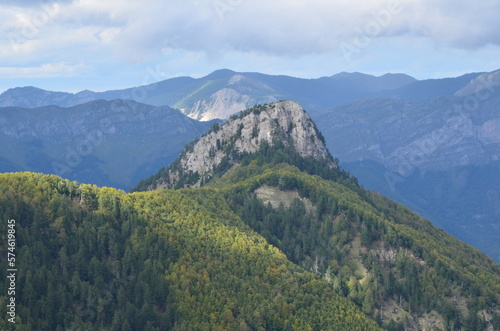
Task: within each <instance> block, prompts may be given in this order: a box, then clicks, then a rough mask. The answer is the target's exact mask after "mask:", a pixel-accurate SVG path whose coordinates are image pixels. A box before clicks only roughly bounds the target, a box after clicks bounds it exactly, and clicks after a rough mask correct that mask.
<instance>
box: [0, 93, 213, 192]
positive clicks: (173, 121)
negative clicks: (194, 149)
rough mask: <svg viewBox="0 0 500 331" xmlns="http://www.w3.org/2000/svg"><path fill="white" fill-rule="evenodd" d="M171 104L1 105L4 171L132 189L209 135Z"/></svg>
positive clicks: (0, 152) (0, 154) (1, 168)
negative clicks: (139, 181)
mask: <svg viewBox="0 0 500 331" xmlns="http://www.w3.org/2000/svg"><path fill="white" fill-rule="evenodd" d="M208 126H209V123H199V122H197V121H194V120H192V119H190V118H187V117H186V116H185V115H182V114H181V113H180V112H179V111H177V110H174V109H171V108H168V107H160V108H157V107H153V106H149V105H143V104H139V103H135V102H132V101H94V102H90V103H86V104H83V105H79V106H74V107H71V108H59V107H44V108H34V109H24V108H12V107H8V108H0V144H1V145H2V148H1V149H0V158H1V159H0V171H1V172H7V171H26V170H29V171H36V172H43V173H53V174H58V175H61V176H63V177H66V178H69V179H71V180H78V181H81V182H85V183H94V184H99V185H106V186H114V187H117V188H123V189H129V188H130V187H131V186H132V185H133V184H135V183H137V181H138V180H139V179H140V178H144V177H146V176H149V175H150V174H152V173H154V172H155V171H156V170H157V169H158V168H159V167H161V166H162V165H164V164H165V163H167V164H168V163H170V162H172V161H173V160H174V159H175V158H176V157H177V156H178V154H179V152H180V151H181V149H182V147H183V146H184V145H185V144H186V143H187V142H189V141H190V140H192V139H194V138H195V137H196V136H198V135H200V134H201V133H203V132H204V131H205V130H206V129H207V128H208Z"/></svg>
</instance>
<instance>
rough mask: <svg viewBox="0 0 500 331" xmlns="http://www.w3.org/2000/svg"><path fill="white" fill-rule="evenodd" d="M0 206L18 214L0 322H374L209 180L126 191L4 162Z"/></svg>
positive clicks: (60, 325)
mask: <svg viewBox="0 0 500 331" xmlns="http://www.w3.org/2000/svg"><path fill="white" fill-rule="evenodd" d="M0 217H2V219H4V220H10V219H14V220H15V221H16V222H15V229H16V232H15V233H16V239H17V241H16V248H15V252H16V257H17V259H16V267H17V269H18V270H19V272H18V273H17V277H18V278H16V294H15V298H16V314H17V317H16V320H15V321H16V324H13V323H10V322H8V321H7V319H8V318H9V315H7V314H6V313H5V310H4V313H3V314H2V317H1V318H0V328H1V329H2V330H6V331H7V330H18V329H27V330H61V329H62V330H107V329H110V330H219V329H220V330H346V331H352V330H360V331H364V330H379V328H377V326H376V323H375V322H374V321H371V320H370V319H369V318H367V317H366V316H365V315H364V314H363V313H362V312H361V311H360V310H359V309H358V308H357V307H356V306H355V305H354V304H352V303H351V302H349V300H347V299H345V298H343V297H341V296H340V295H339V294H337V293H336V292H335V291H334V289H333V287H332V286H331V285H330V284H329V283H328V282H327V281H325V280H321V279H320V278H319V277H317V276H316V275H314V274H313V273H310V272H307V271H305V270H304V269H302V268H300V267H298V266H297V265H294V264H293V263H292V262H290V261H289V260H287V258H286V256H285V255H284V254H283V253H282V252H281V251H280V250H278V249H277V248H276V247H274V246H272V245H270V244H269V243H268V242H267V241H266V240H265V239H264V238H263V237H262V236H260V235H258V234H257V233H256V232H254V231H253V230H251V229H250V228H249V227H248V226H247V225H246V224H245V223H244V222H242V220H241V219H240V218H239V217H238V216H237V215H236V214H235V213H234V212H233V211H232V210H231V209H230V207H229V205H228V204H227V202H226V201H225V198H224V195H223V194H222V193H220V192H218V191H216V190H213V189H206V188H204V189H198V190H196V191H194V190H192V191H186V190H184V191H156V192H147V193H136V194H128V195H126V194H125V193H124V192H122V191H118V190H115V189H110V188H98V187H96V186H90V185H79V184H77V183H76V182H69V181H67V180H63V179H61V178H58V177H56V176H48V175H41V174H32V173H22V174H0ZM5 225H6V224H5ZM0 237H1V239H2V242H3V243H6V242H7V232H6V231H4V232H2V234H0ZM6 249H7V247H6V245H5V244H2V245H1V246H0V252H1V253H2V256H6V255H7V250H6ZM0 275H1V279H2V280H0V287H1V288H2V293H1V294H0V302H1V303H2V306H3V307H6V304H7V300H9V298H8V297H7V296H6V293H8V291H7V288H8V287H9V282H8V281H7V280H8V279H7V272H6V270H5V268H4V269H2V270H1V271H0ZM4 309H5V308H4Z"/></svg>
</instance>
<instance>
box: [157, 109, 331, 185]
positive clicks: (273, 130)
mask: <svg viewBox="0 0 500 331" xmlns="http://www.w3.org/2000/svg"><path fill="white" fill-rule="evenodd" d="M263 143H264V144H265V143H267V144H268V145H269V146H274V145H276V144H282V145H283V147H284V148H289V149H291V150H292V151H295V152H296V153H297V154H298V155H299V156H301V157H303V158H307V157H312V158H314V159H317V160H318V161H319V160H323V161H326V162H328V164H329V166H330V167H332V168H333V167H336V164H335V162H334V161H333V159H332V157H331V156H330V154H329V152H328V150H327V148H326V146H325V143H324V138H323V136H322V135H321V133H320V132H319V131H318V130H317V128H316V125H315V124H314V122H313V121H312V120H311V118H310V117H309V115H308V114H307V113H306V112H305V111H304V109H302V107H301V106H300V105H299V104H298V103H296V102H293V101H280V102H277V103H273V104H270V105H264V106H255V107H252V108H249V109H247V110H245V111H243V112H242V113H241V114H240V115H239V116H233V117H232V118H231V119H230V120H228V121H227V122H226V123H224V124H223V125H219V124H215V125H214V126H212V128H211V129H210V130H209V131H208V132H207V133H206V134H205V135H204V136H203V137H202V138H201V139H200V140H198V141H197V142H195V143H193V144H191V145H188V146H187V147H186V149H185V150H184V152H183V153H181V156H180V157H179V159H178V160H177V161H176V162H174V163H173V164H172V165H171V166H170V167H169V168H167V169H166V172H165V171H164V174H163V175H162V176H157V177H156V178H158V177H159V179H157V180H156V182H155V183H152V185H151V186H150V188H173V187H179V186H181V185H179V182H184V180H185V177H186V176H187V177H189V178H190V180H189V181H187V182H186V185H184V184H183V185H182V186H199V185H201V184H202V183H203V182H205V181H207V180H208V179H210V178H212V177H213V176H214V175H216V169H218V168H221V167H222V168H229V167H231V166H233V165H235V164H238V163H239V162H240V161H241V159H242V156H244V155H249V154H253V153H256V152H258V151H259V149H260V148H261V146H262V144H263Z"/></svg>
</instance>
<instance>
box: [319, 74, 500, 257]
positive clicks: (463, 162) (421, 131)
mask: <svg viewBox="0 0 500 331" xmlns="http://www.w3.org/2000/svg"><path fill="white" fill-rule="evenodd" d="M499 72H500V71H497V72H493V73H488V74H483V75H481V76H478V77H477V78H476V79H474V80H472V81H471V82H470V84H468V85H466V86H464V87H463V88H462V89H460V90H459V91H457V92H456V93H454V94H455V96H442V97H436V98H433V99H430V100H426V101H423V102H419V103H409V102H406V101H404V100H394V99H363V100H358V101H355V102H352V103H349V104H347V105H343V106H339V107H335V108H333V109H331V110H329V111H327V112H324V113H321V114H313V117H314V119H315V120H316V121H317V123H319V124H318V127H319V129H320V130H321V131H322V132H323V134H324V136H325V138H326V142H327V146H328V148H329V149H330V150H332V151H334V156H335V157H337V158H339V159H340V160H342V166H343V167H344V168H346V169H347V170H349V171H351V172H352V173H353V174H354V175H355V176H357V177H358V178H359V179H360V181H361V182H362V183H363V185H365V186H366V187H367V188H369V189H373V190H376V191H378V192H381V193H383V194H385V195H387V196H389V197H391V198H393V199H395V200H397V201H399V202H401V203H403V204H405V205H406V206H408V207H410V208H412V209H414V210H416V211H418V212H419V213H421V215H424V216H426V217H428V218H429V219H431V220H432V221H433V223H434V224H436V225H437V226H440V227H443V228H444V229H446V231H448V232H450V233H452V234H453V235H455V236H457V237H458V238H459V239H461V240H464V241H466V242H468V243H470V244H472V245H474V246H475V247H478V248H479V249H481V250H482V251H484V252H486V253H487V254H489V255H490V256H491V257H493V258H494V259H495V260H496V261H500V244H499V243H498V238H499V237H500V209H499V208H500V207H499V206H500V194H499V192H498V183H500V171H499V167H500V138H499V137H500V135H499V132H500V115H499V114H498V112H497V109H498V108H499V107H500V91H499V90H498V86H499V85H500V76H499Z"/></svg>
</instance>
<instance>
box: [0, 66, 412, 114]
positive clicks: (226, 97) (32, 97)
mask: <svg viewBox="0 0 500 331" xmlns="http://www.w3.org/2000/svg"><path fill="white" fill-rule="evenodd" d="M412 82H415V79H414V78H412V77H410V76H407V75H403V74H386V75H384V76H381V77H374V76H370V75H364V74H360V73H352V74H351V73H342V74H339V75H335V76H332V77H322V78H318V79H301V78H295V77H290V76H272V75H265V74H261V73H238V72H234V71H231V70H227V69H223V70H217V71H215V72H213V73H211V74H210V75H207V76H205V77H202V78H199V79H193V78H190V77H177V78H172V79H167V80H164V81H159V82H156V83H153V84H149V85H145V86H138V87H133V88H128V89H124V90H115V91H106V92H91V91H82V92H79V93H76V94H71V93H62V92H49V91H44V90H40V89H37V88H33V87H24V88H13V89H10V90H7V91H5V92H4V93H2V94H1V95H0V106H4V107H6V106H11V107H41V106H51V105H57V106H61V107H70V106H75V105H78V104H80V103H83V102H88V101H92V100H98V99H104V100H114V99H124V100H134V101H137V102H140V103H145V104H150V105H154V106H164V105H168V106H171V107H173V108H177V109H180V110H181V111H182V112H183V113H184V114H186V115H188V116H189V117H191V118H194V119H198V120H203V121H207V120H212V119H215V118H220V119H227V118H229V117H230V116H231V115H233V114H235V113H238V112H239V111H241V110H243V109H245V108H247V107H250V106H253V105H256V104H263V103H270V102H275V101H278V100H283V99H293V100H296V101H297V102H300V103H301V104H302V105H303V106H304V107H306V108H307V109H310V110H312V111H314V110H324V109H327V108H329V107H332V106H335V105H340V104H342V103H345V102H349V101H352V100H355V99H357V98H361V97H365V96H367V95H368V94H370V93H373V92H379V91H381V90H384V89H394V88H398V87H402V86H405V85H407V84H410V83H412Z"/></svg>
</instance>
